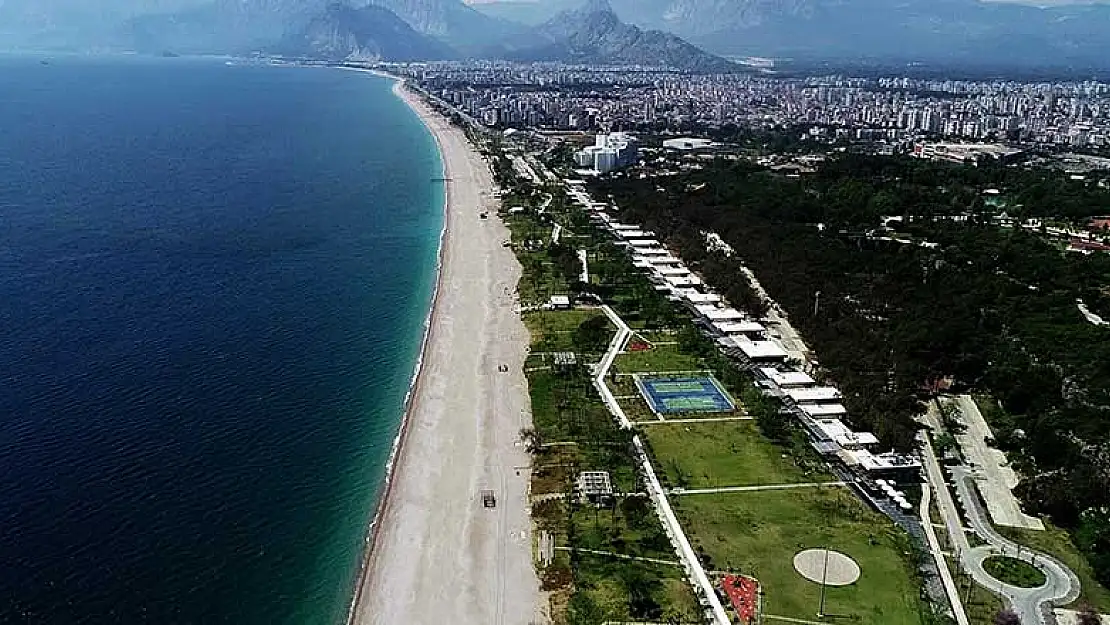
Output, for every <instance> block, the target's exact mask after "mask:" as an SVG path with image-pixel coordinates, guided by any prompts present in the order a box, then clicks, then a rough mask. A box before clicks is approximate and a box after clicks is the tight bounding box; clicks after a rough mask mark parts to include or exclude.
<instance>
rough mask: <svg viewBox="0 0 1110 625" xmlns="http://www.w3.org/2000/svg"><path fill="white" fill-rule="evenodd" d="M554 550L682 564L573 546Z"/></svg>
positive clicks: (656, 562)
mask: <svg viewBox="0 0 1110 625" xmlns="http://www.w3.org/2000/svg"><path fill="white" fill-rule="evenodd" d="M555 550H556V551H574V552H577V553H590V554H593V555H595V556H605V557H608V558H617V559H619V560H634V561H636V562H648V563H650V564H665V565H667V566H682V563H681V562H679V561H678V560H660V559H659V558H645V557H643V556H630V555H627V554H623V553H613V552H612V551H600V550H598V549H575V548H574V547H555Z"/></svg>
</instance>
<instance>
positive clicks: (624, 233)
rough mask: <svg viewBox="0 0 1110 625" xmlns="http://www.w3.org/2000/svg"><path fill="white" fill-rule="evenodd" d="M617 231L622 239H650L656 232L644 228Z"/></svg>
mask: <svg viewBox="0 0 1110 625" xmlns="http://www.w3.org/2000/svg"><path fill="white" fill-rule="evenodd" d="M616 233H617V236H618V237H620V238H622V239H650V238H651V237H653V236H655V233H653V232H644V231H643V230H617V231H616Z"/></svg>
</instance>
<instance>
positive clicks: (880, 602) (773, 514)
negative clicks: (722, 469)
mask: <svg viewBox="0 0 1110 625" xmlns="http://www.w3.org/2000/svg"><path fill="white" fill-rule="evenodd" d="M673 501H674V503H675V506H676V509H677V510H678V512H679V515H680V516H681V517H682V522H683V527H685V528H687V531H688V532H689V533H691V534H692V535H693V536H694V537H695V539H694V540H695V549H698V550H700V551H703V552H704V553H706V554H708V555H709V556H710V557H711V558H712V565H713V567H715V568H718V569H720V568H725V567H729V568H739V569H740V570H741V572H743V573H745V574H752V575H755V577H757V578H758V579H759V581H760V582H761V583H762V584H763V588H764V593H765V595H764V610H765V613H767V614H773V615H778V616H786V617H789V618H795V619H805V620H816V619H815V618H814V616H815V614H816V613H817V608H818V601H819V598H820V588H819V586H818V585H817V584H814V583H811V582H809V581H807V580H805V579H804V578H803V577H802V576H800V575H798V573H797V572H796V571H795V570H794V566H793V558H794V555H795V554H796V553H797V552H799V551H802V550H804V549H813V548H822V547H826V546H828V547H830V548H832V549H835V550H837V551H840V552H843V553H845V554H847V555H849V556H851V557H852V558H854V559H855V560H856V562H858V563H859V565H860V568H861V576H860V579H859V581H858V582H856V583H855V584H852V585H850V586H845V587H841V588H829V590H828V594H827V599H826V607H825V612H826V614H830V615H835V617H836V618H835V622H839V623H859V624H862V625H874V624H878V623H881V624H882V625H920V623H921V614H920V603H919V600H918V597H919V589H918V585H917V581H916V580H915V577H914V573H913V570H912V567H911V566H910V564H909V562H908V560H907V557H906V555H905V551H907V550H908V544H909V543H908V538H907V537H906V536H905V535H904V534H903V533H901V531H900V530H898V529H897V528H895V527H894V526H893V525H892V524H891V522H890V521H889V520H887V519H886V518H885V517H882V516H881V515H879V514H877V513H875V512H872V511H871V510H870V509H868V508H867V507H866V506H864V504H863V503H862V502H861V501H860V500H859V499H858V498H856V496H855V495H853V494H852V493H851V492H850V491H848V490H847V489H844V488H822V489H816V488H815V489H799V490H793V491H761V492H751V493H735V494H723V495H687V496H684V497H675V498H674V499H673Z"/></svg>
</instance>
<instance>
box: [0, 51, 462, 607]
mask: <svg viewBox="0 0 1110 625" xmlns="http://www.w3.org/2000/svg"><path fill="white" fill-rule="evenodd" d="M390 90H391V83H390V82H389V81H387V80H385V79H381V78H377V77H374V76H370V75H366V74H357V73H353V72H344V71H339V70H327V69H297V68H277V67H262V66H239V65H235V66H228V65H225V64H224V62H223V61H212V60H195V59H141V58H128V57H121V58H79V57H59V58H51V59H49V60H48V61H46V62H44V61H42V60H41V59H40V58H26V57H24V58H18V57H0V623H5V624H8V623H50V624H69V623H160V624H167V623H195V624H205V623H236V624H252V623H266V624H277V623H298V624H302V623H307V624H314V623H342V622H343V621H344V619H345V616H346V609H347V604H348V601H349V599H350V596H351V593H352V590H353V584H354V581H355V578H356V575H357V572H358V571H357V569H358V564H359V558H360V555H361V550H362V548H363V539H364V535H365V530H366V528H367V525H368V523H369V521H370V519H371V517H372V515H373V512H374V507H375V505H376V501H377V496H378V494H379V490H380V487H381V483H382V477H383V475H384V470H385V463H386V460H387V457H388V454H389V450H390V446H391V444H392V441H393V438H394V436H395V434H396V432H397V427H398V424H399V422H400V418H401V411H402V404H403V401H404V397H405V393H406V390H407V387H408V384H409V382H410V377H411V375H412V371H413V367H414V365H415V363H416V361H417V358H418V355H419V347H420V340H421V337H422V333H423V324H424V320H425V317H426V314H427V310H428V306H429V303H430V297H431V294H432V290H433V286H434V279H435V262H436V250H437V246H438V237H439V233H440V229H441V227H442V208H443V183H442V182H441V181H439V179H438V178H439V177H440V176H441V161H440V157H439V155H438V153H437V151H436V147H435V143H434V141H433V139H432V138H431V136H430V135H429V134H428V132H427V131H426V130H425V128H424V127H423V125H422V124H421V123H420V121H419V119H418V118H417V117H416V116H415V115H414V114H413V113H412V112H410V111H409V109H408V108H407V107H406V106H405V105H404V104H403V103H402V102H401V101H400V100H398V99H397V98H395V97H394V96H393V94H392V93H391V91H390Z"/></svg>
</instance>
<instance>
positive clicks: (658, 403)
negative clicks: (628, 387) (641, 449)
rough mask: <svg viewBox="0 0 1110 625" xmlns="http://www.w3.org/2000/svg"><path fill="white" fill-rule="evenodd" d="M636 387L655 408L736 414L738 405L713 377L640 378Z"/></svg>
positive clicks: (671, 411) (669, 410)
mask: <svg viewBox="0 0 1110 625" xmlns="http://www.w3.org/2000/svg"><path fill="white" fill-rule="evenodd" d="M636 387H637V388H639V389H640V393H641V394H642V395H643V396H644V401H646V402H647V403H648V405H649V406H651V409H652V410H654V411H655V412H657V413H660V414H668V413H675V412H732V411H733V410H736V404H735V403H733V401H732V398H731V397H729V396H728V393H727V392H725V389H723V388H721V383H720V382H718V381H717V379H716V378H714V377H713V376H710V375H706V376H683V377H657V376H653V377H641V376H636Z"/></svg>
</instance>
